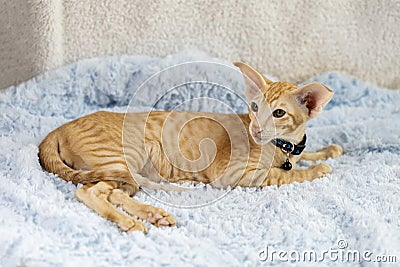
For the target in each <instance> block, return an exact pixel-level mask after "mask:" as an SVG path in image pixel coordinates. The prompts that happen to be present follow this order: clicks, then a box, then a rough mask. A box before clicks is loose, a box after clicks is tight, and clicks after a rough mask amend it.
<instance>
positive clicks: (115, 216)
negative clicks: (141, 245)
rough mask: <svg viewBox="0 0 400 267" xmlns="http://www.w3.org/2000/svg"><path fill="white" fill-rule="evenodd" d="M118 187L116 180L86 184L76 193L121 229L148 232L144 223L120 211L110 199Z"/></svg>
mask: <svg viewBox="0 0 400 267" xmlns="http://www.w3.org/2000/svg"><path fill="white" fill-rule="evenodd" d="M116 187H117V183H116V182H98V183H96V184H86V185H84V186H83V187H81V188H79V189H78V190H77V191H76V193H75V195H76V197H77V198H78V199H79V200H80V201H81V202H83V203H84V204H86V206H88V207H89V208H91V209H92V210H94V211H96V212H97V213H98V214H100V215H101V216H102V217H104V218H106V219H108V220H110V221H112V222H114V223H116V224H117V225H118V226H119V228H121V230H123V231H126V232H132V231H142V232H144V233H146V232H147V230H146V227H145V226H144V225H143V223H141V222H140V221H138V220H135V219H133V218H132V217H130V216H128V215H126V214H124V213H123V212H121V211H119V210H118V209H117V208H116V207H115V206H114V205H113V204H111V203H110V201H109V200H108V198H109V196H110V194H111V193H112V192H113V190H114V189H115V188H116Z"/></svg>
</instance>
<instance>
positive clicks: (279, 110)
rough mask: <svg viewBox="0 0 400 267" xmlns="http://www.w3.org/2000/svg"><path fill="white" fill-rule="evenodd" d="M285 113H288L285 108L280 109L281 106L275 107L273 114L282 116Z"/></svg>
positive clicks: (278, 116) (276, 116)
mask: <svg viewBox="0 0 400 267" xmlns="http://www.w3.org/2000/svg"><path fill="white" fill-rule="evenodd" d="M285 114H286V111H284V110H283V109H280V108H279V109H275V110H274V112H272V115H273V116H274V117H275V118H281V117H283V115H285Z"/></svg>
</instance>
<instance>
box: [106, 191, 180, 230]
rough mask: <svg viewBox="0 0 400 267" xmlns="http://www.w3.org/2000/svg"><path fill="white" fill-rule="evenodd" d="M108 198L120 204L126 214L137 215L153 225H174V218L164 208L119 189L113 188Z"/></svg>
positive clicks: (115, 203)
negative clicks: (136, 198)
mask: <svg viewBox="0 0 400 267" xmlns="http://www.w3.org/2000/svg"><path fill="white" fill-rule="evenodd" d="M109 200H110V202H111V203H113V204H114V205H117V206H120V207H121V208H122V209H123V210H124V211H126V212H127V213H128V214H130V215H132V216H137V217H139V218H140V219H142V220H146V221H148V222H150V223H152V224H154V225H155V226H175V225H176V222H175V219H174V218H173V217H172V216H171V215H170V214H168V213H167V212H166V211H165V210H163V209H161V208H156V207H153V206H151V205H146V204H143V203H140V202H139V201H136V200H135V199H133V198H131V197H130V196H129V195H128V194H127V193H126V192H124V191H123V190H121V189H114V190H113V191H112V193H111V194H110V196H109Z"/></svg>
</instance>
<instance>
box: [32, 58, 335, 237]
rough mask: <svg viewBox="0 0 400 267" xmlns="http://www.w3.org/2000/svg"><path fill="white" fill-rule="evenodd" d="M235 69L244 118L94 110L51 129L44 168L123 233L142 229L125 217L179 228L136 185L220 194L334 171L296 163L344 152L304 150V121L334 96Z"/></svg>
mask: <svg viewBox="0 0 400 267" xmlns="http://www.w3.org/2000/svg"><path fill="white" fill-rule="evenodd" d="M234 65H235V66H237V67H239V68H240V70H241V72H242V73H243V74H244V77H245V79H246V81H247V82H246V91H245V96H246V98H247V100H248V103H249V113H248V114H217V113H206V112H182V111H153V112H150V113H128V114H119V113H111V112H103V111H102V112H96V113H94V114H90V115H87V116H84V117H81V118H78V119H76V120H73V121H71V122H69V123H67V124H65V125H62V126H61V127H59V128H57V129H56V130H54V131H52V132H51V133H50V134H49V135H48V136H47V137H46V138H45V139H44V140H43V141H42V143H41V144H40V146H39V159H40V163H41V165H42V166H43V168H44V169H45V170H47V171H48V172H51V173H54V174H57V175H58V176H59V177H61V178H63V179H64V180H66V181H72V182H73V183H75V184H78V183H81V184H84V186H82V187H81V188H79V189H77V191H76V197H77V198H78V199H79V200H80V201H82V202H83V203H85V204H86V205H87V206H88V207H90V208H91V209H93V210H94V211H96V212H97V213H99V214H100V215H101V216H103V217H104V218H106V219H109V220H111V221H113V222H115V223H116V224H117V225H118V226H119V227H120V228H121V229H122V230H123V231H127V232H131V231H134V230H140V231H143V232H146V231H147V230H146V228H145V226H144V225H143V224H142V222H140V221H139V220H136V219H134V218H133V217H131V216H129V215H132V216H134V217H138V218H139V219H142V220H147V221H149V222H150V223H152V224H154V225H156V226H174V225H175V224H176V223H175V220H174V218H173V217H172V216H171V215H170V214H168V213H167V212H166V211H164V210H163V209H160V208H156V207H153V206H150V205H146V204H142V203H140V202H138V201H136V200H134V199H133V198H131V196H132V195H134V194H135V193H136V192H137V191H138V190H139V189H140V187H149V188H152V189H155V188H156V189H171V186H165V185H162V184H160V183H159V182H160V181H161V180H166V181H169V182H173V183H181V182H187V181H189V182H194V183H199V182H202V183H210V184H212V185H213V186H215V187H220V188H225V187H228V186H231V187H235V186H267V185H281V184H288V183H292V182H303V181H312V180H314V179H315V178H318V177H321V176H323V175H324V174H327V173H331V172H332V169H331V167H330V166H328V165H327V164H325V163H319V164H315V165H312V166H311V167H309V168H308V169H295V167H296V166H295V165H296V162H297V161H299V160H310V161H318V160H326V159H327V158H330V157H331V158H336V157H338V156H340V155H341V154H342V153H343V150H342V148H341V147H339V146H337V145H331V146H328V147H325V148H323V149H321V150H320V151H318V152H314V153H308V152H302V150H303V149H304V147H305V141H306V136H305V130H306V123H307V121H308V120H310V119H312V118H314V117H316V116H317V115H318V114H320V112H321V111H322V109H323V108H324V106H325V105H326V104H327V103H328V102H329V101H330V99H331V98H332V96H333V92H332V91H331V90H330V89H328V88H327V87H325V86H324V85H322V84H320V83H316V82H314V83H310V84H306V85H304V86H301V87H297V86H295V85H293V84H290V83H287V82H271V81H270V80H268V79H267V78H265V77H264V76H262V75H261V74H260V73H258V72H257V71H256V70H254V69H253V68H252V67H250V66H248V65H246V64H244V63H241V62H237V63H234ZM211 140H212V141H211ZM116 206H120V207H122V209H123V210H124V211H126V213H127V214H129V215H127V214H126V213H123V212H121V211H119V210H118V209H117V208H116Z"/></svg>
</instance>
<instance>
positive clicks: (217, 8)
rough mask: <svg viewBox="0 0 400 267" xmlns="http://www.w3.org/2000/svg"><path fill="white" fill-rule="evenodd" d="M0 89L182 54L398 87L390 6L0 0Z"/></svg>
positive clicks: (399, 11)
mask: <svg viewBox="0 0 400 267" xmlns="http://www.w3.org/2000/svg"><path fill="white" fill-rule="evenodd" d="M0 7H1V8H0V88H5V87H7V86H9V85H12V84H16V83H18V82H21V81H24V80H26V79H28V78H30V77H33V76H35V75H37V74H38V73H41V72H43V71H45V70H47V69H51V68H54V67H57V66H60V65H64V64H68V63H71V62H74V61H76V60H78V59H81V58H89V57H98V56H103V55H121V54H141V55H149V56H165V55H167V54H171V53H175V52H178V51H181V50H184V49H187V48H191V49H193V48H194V49H199V50H203V51H206V52H208V53H210V54H211V55H214V56H217V57H219V58H223V59H225V60H243V61H246V62H248V63H250V64H253V65H255V66H256V67H257V68H259V69H260V70H262V71H263V72H266V73H269V74H272V75H274V76H277V77H279V78H280V79H284V80H288V81H291V82H298V81H302V80H304V79H305V78H308V77H311V76H313V75H316V74H319V73H321V72H324V71H333V70H338V71H343V72H347V73H350V74H352V75H355V76H357V77H359V78H361V79H363V80H366V81H371V82H374V83H377V84H379V85H381V86H384V87H389V88H400V86H399V84H400V77H399V75H398V74H399V73H400V60H398V59H399V58H400V31H399V25H400V1H398V0H386V1H377V0H374V1H361V0H326V1H316V0H313V1H308V0H294V1H280V0H270V1H257V0H247V1H238V0H236V1H234V0H226V1H210V0H207V1H194V0H188V1H180V0H160V1H140V0H119V1H111V0H104V1H95V0H90V1H89V0H88V1H77V0H71V1H66V0H64V1H63V0H53V1H50V0H43V1H39V0H29V1H26V0H14V1H7V0H0Z"/></svg>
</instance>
